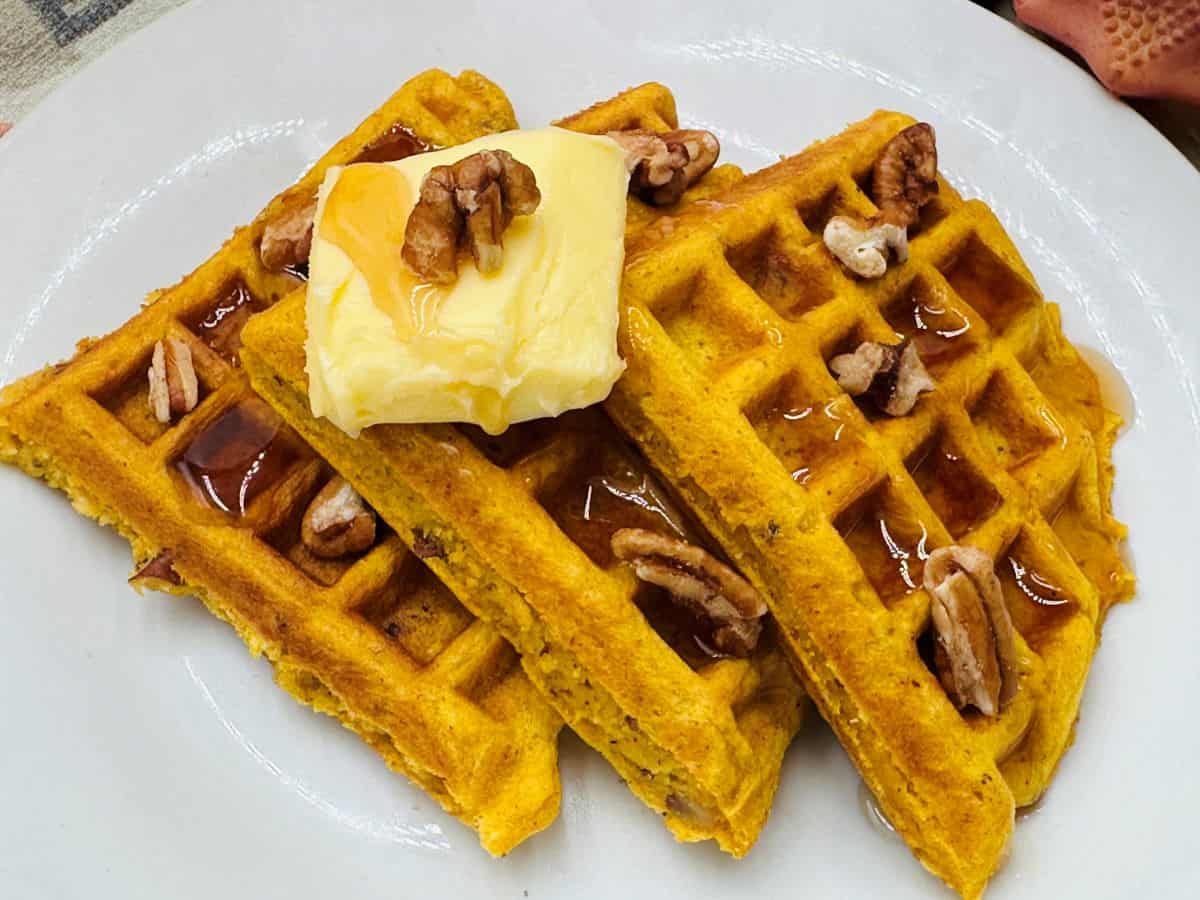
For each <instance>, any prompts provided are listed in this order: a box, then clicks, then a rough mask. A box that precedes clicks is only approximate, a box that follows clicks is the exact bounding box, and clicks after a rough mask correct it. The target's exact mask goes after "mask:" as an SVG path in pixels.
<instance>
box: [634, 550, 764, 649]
mask: <svg viewBox="0 0 1200 900" xmlns="http://www.w3.org/2000/svg"><path fill="white" fill-rule="evenodd" d="M612 551H613V555H614V556H615V557H616V558H617V559H619V560H621V561H622V562H627V563H630V564H631V565H632V566H633V571H634V572H635V573H636V574H637V577H638V578H640V579H641V580H642V581H646V582H649V583H650V584H656V585H658V586H659V587H662V588H665V589H666V590H667V591H668V592H669V593H670V595H671V596H672V597H673V598H674V599H675V600H677V601H678V602H679V603H680V604H682V605H683V606H686V607H687V608H688V609H690V610H691V611H692V612H693V613H695V614H697V615H699V616H700V617H701V618H704V619H706V620H707V621H709V622H711V623H712V624H713V626H714V629H715V630H714V632H713V642H714V643H715V644H716V646H717V649H718V650H720V651H721V652H723V653H727V654H729V655H730V656H748V655H749V654H750V653H751V652H752V651H753V650H754V648H755V646H756V645H757V644H758V638H759V635H760V634H761V633H762V618H763V616H765V615H766V613H767V606H766V604H765V603H763V600H762V597H760V596H759V594H758V591H756V590H755V589H754V588H753V587H752V586H751V584H750V583H749V582H748V581H746V579H744V578H742V576H741V575H739V574H738V573H737V572H735V571H733V569H731V568H729V566H727V565H725V564H724V563H721V562H720V561H718V560H717V559H715V558H714V557H713V556H712V555H711V554H709V553H707V552H705V551H704V550H702V549H701V548H700V547H697V546H696V545H694V544H689V543H686V542H685V541H679V540H675V539H674V538H669V537H666V536H664V535H661V534H658V533H656V532H653V531H647V530H645V529H643V528H622V529H619V530H618V531H617V532H615V533H614V534H613V536H612Z"/></svg>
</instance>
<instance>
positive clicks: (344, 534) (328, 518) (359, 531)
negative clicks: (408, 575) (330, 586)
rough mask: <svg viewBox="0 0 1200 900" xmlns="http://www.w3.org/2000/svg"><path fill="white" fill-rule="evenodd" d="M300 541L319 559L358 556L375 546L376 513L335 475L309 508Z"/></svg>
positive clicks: (301, 529) (302, 525)
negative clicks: (349, 555)
mask: <svg viewBox="0 0 1200 900" xmlns="http://www.w3.org/2000/svg"><path fill="white" fill-rule="evenodd" d="M300 539H301V540H302V541H303V542H304V546H305V547H307V548H308V549H309V550H311V551H312V552H313V554H314V555H316V556H319V557H321V558H322V559H337V558H338V557H340V556H346V555H348V554H351V553H361V552H362V551H363V550H366V549H367V548H368V547H370V546H371V545H372V544H373V543H375V513H373V512H372V511H371V510H370V509H368V508H367V506H366V504H365V503H363V500H362V497H360V496H359V495H358V492H357V491H356V490H354V488H353V487H351V486H350V482H348V481H347V480H346V479H345V478H342V477H341V476H340V475H335V476H334V477H333V478H331V479H329V483H328V484H326V485H325V487H323V488H321V490H320V492H319V493H318V494H317V496H316V497H314V498H313V501H312V503H310V504H309V505H308V509H307V510H306V511H305V513H304V519H303V521H302V522H301V523H300Z"/></svg>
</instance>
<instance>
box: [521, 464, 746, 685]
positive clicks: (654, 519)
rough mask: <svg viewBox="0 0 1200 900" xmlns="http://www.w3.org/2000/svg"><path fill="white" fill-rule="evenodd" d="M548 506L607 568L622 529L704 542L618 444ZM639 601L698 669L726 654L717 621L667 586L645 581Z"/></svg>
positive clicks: (648, 618)
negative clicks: (717, 634) (672, 593)
mask: <svg viewBox="0 0 1200 900" xmlns="http://www.w3.org/2000/svg"><path fill="white" fill-rule="evenodd" d="M545 506H546V509H547V510H548V511H549V512H550V514H551V516H553V517H554V519H555V521H556V522H557V523H558V525H559V527H560V528H562V530H563V531H564V532H565V533H566V535H567V537H569V538H570V539H571V540H572V541H574V542H575V543H576V544H578V545H579V547H580V548H581V549H582V550H583V551H584V552H585V553H586V554H587V555H588V556H589V557H591V559H592V561H593V562H595V563H596V564H597V565H599V566H602V567H604V568H609V567H611V566H613V565H614V564H615V563H616V558H615V557H614V556H613V552H612V536H613V534H614V533H616V532H617V531H619V530H620V529H622V528H643V529H646V530H647V531H654V532H657V533H659V534H662V535H665V536H666V537H670V538H675V539H678V540H684V541H688V542H689V543H695V544H701V545H704V544H705V542H704V541H702V540H701V539H700V538H699V537H698V536H697V530H696V528H695V527H694V526H693V525H692V523H691V522H690V520H689V519H688V518H687V517H686V515H685V514H684V513H683V511H682V510H681V509H680V508H679V507H678V506H677V505H676V503H675V501H674V500H672V499H671V497H670V496H669V495H668V494H667V492H666V490H665V489H664V488H663V487H662V485H661V484H660V483H659V481H658V479H657V478H655V477H654V475H653V473H651V472H650V471H649V469H648V468H646V466H645V465H644V464H643V463H641V461H640V460H638V459H637V458H636V457H635V456H634V455H633V453H632V452H630V451H629V450H627V449H626V448H625V447H623V446H621V445H620V444H618V443H615V442H613V443H609V444H607V445H602V446H600V447H598V448H595V449H594V450H593V451H592V453H591V454H590V456H589V457H588V458H587V459H585V460H584V462H583V463H582V464H581V465H580V466H579V467H578V468H577V469H576V471H575V472H574V473H573V475H572V477H570V478H568V479H567V480H565V481H564V482H563V483H562V484H561V485H559V486H558V488H557V489H556V490H555V491H553V492H552V493H551V495H550V496H549V497H548V498H547V499H546V501H545ZM634 602H635V603H636V604H637V607H638V609H639V610H640V611H641V613H642V615H643V616H644V617H645V618H646V621H647V623H648V624H649V625H650V627H651V628H653V629H654V630H655V632H657V633H658V635H659V637H661V638H662V639H663V640H664V641H665V642H666V643H667V645H668V646H670V647H671V648H672V649H673V650H674V651H675V652H676V653H678V654H679V656H680V657H681V658H682V659H683V660H684V662H686V663H688V665H690V666H692V667H693V668H697V667H699V666H702V665H704V664H706V663H708V662H711V661H712V660H714V659H720V658H722V657H723V656H724V655H725V654H723V653H721V652H720V651H718V650H717V649H716V645H715V642H714V640H713V631H714V628H713V626H712V624H711V623H710V622H708V621H707V620H705V619H703V618H701V617H700V616H698V615H696V614H695V613H693V612H692V611H691V610H690V609H689V608H687V607H685V606H683V605H682V604H680V603H677V602H675V601H674V600H672V598H671V597H670V595H669V594H668V593H667V592H666V591H665V590H663V589H662V588H659V587H657V586H654V585H649V584H645V585H642V587H641V588H640V589H639V591H638V592H637V595H636V596H635V598H634Z"/></svg>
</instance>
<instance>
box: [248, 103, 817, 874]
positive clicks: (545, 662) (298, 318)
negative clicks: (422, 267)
mask: <svg viewBox="0 0 1200 900" xmlns="http://www.w3.org/2000/svg"><path fill="white" fill-rule="evenodd" d="M558 124H559V125H560V126H562V127H566V128H571V129H575V130H579V131H586V132H591V133H605V132H608V131H613V130H625V129H632V128H640V129H646V130H651V131H658V132H663V131H669V130H672V129H674V128H676V127H677V121H676V114H675V103H674V98H673V97H672V96H671V94H670V93H669V92H668V91H667V90H666V89H665V88H664V87H662V86H661V85H655V84H648V85H644V86H642V87H640V88H635V89H632V90H630V91H627V92H625V93H624V94H622V95H620V96H618V97H616V98H614V99H613V100H611V101H608V102H606V103H603V104H599V105H597V106H595V107H592V108H591V109H589V110H587V111H585V112H584V113H581V114H579V115H577V116H574V117H571V118H569V119H566V120H563V121H562V122H559V123H558ZM738 177H740V173H738V171H737V170H736V169H735V168H733V167H729V166H724V167H720V168H718V169H715V170H713V171H712V172H710V173H709V175H708V176H707V177H706V178H705V180H704V181H702V182H701V183H700V184H699V185H697V187H696V188H694V189H693V190H692V192H691V193H690V194H689V195H685V197H684V201H683V206H684V207H686V206H687V205H688V204H689V203H695V202H703V200H704V198H705V197H706V196H707V195H708V194H709V193H711V192H712V191H715V190H719V189H721V188H722V187H724V186H725V185H727V184H729V183H731V182H732V181H734V180H736V179H737V178H738ZM672 211H676V210H672ZM655 221H656V213H655V211H653V210H651V209H650V208H649V207H646V206H644V205H643V204H641V203H640V202H638V201H636V200H631V201H630V208H629V215H628V220H627V222H628V228H629V231H630V232H636V231H638V230H639V229H642V228H645V227H652V226H653V223H654V222H655ZM659 221H661V220H659ZM303 293H304V292H303V290H299V291H297V292H296V293H295V294H294V295H293V296H291V297H289V298H287V299H286V300H284V301H282V302H281V303H280V304H279V305H278V306H276V307H275V308H274V309H273V310H271V311H269V312H268V313H265V314H263V315H261V316H258V317H257V318H256V319H255V320H254V321H253V322H251V323H250V325H249V326H248V327H247V329H246V331H245V335H244V346H243V354H242V358H243V363H244V365H245V366H246V369H247V371H248V372H249V374H250V376H251V379H252V381H253V384H254V387H255V390H257V391H258V392H259V394H260V395H261V396H263V397H264V398H265V399H266V400H268V401H269V402H270V403H271V404H272V405H273V406H274V407H275V408H276V409H277V411H279V412H280V413H281V414H282V415H283V416H284V418H285V419H287V420H288V422H289V423H290V424H291V425H292V426H293V427H294V428H296V429H297V430H298V431H299V432H300V433H301V434H302V435H303V436H304V438H305V439H306V440H308V441H309V442H310V443H311V444H312V445H313V446H314V447H316V448H317V450H318V451H319V452H320V453H321V454H322V456H324V457H325V458H326V459H327V460H329V462H330V463H331V465H333V467H334V468H335V469H337V470H338V472H339V473H340V474H342V475H343V476H344V477H345V478H347V479H348V480H349V481H350V482H351V483H352V484H353V485H354V487H355V488H356V489H357V490H358V491H359V493H361V494H362V496H363V497H364V499H366V500H367V501H368V502H369V503H370V504H371V505H372V506H373V507H374V508H375V509H376V511H377V512H378V513H379V514H380V516H381V517H382V518H383V519H384V520H385V521H387V522H388V524H390V525H391V526H392V527H393V528H395V529H396V531H397V532H398V533H399V534H400V535H401V536H402V537H403V538H404V539H405V540H406V541H407V542H408V543H409V544H410V546H412V547H414V549H416V551H417V552H418V553H419V554H420V555H421V556H422V557H423V558H425V561H426V562H427V563H428V564H429V565H430V567H431V568H432V569H433V570H434V571H435V572H437V574H438V575H439V576H440V577H441V578H442V579H443V580H444V581H445V583H446V584H447V585H449V586H450V587H451V588H452V589H453V590H454V591H455V593H456V594H457V595H458V597H459V598H460V599H461V600H462V601H463V602H464V604H466V605H467V606H468V607H470V608H471V609H472V610H473V611H474V612H475V613H476V614H478V615H479V616H480V617H481V618H483V619H485V620H487V621H489V622H493V623H494V624H495V625H496V627H497V628H498V629H499V631H500V632H501V633H502V634H504V636H505V637H506V638H508V639H509V641H511V642H512V644H513V646H514V647H515V648H516V649H517V651H518V652H519V653H520V654H521V658H522V664H523V666H524V668H525V670H526V671H527V672H528V673H529V676H530V678H531V679H532V680H533V682H534V683H535V684H536V685H537V686H538V687H539V688H540V689H541V690H542V692H543V693H544V694H545V696H547V697H548V698H549V699H550V701H551V703H552V704H553V705H554V706H555V707H556V708H557V710H558V711H559V712H560V713H561V714H562V715H563V717H564V718H565V719H566V720H567V722H568V723H569V724H570V725H571V727H572V728H573V729H574V730H575V731H576V732H577V733H578V734H579V735H580V736H581V737H583V739H584V740H586V741H587V742H588V743H589V744H591V745H592V746H593V747H595V748H596V749H597V750H599V751H600V752H601V753H602V754H603V755H604V756H605V757H606V758H607V759H608V760H609V761H610V762H611V763H612V764H613V766H614V767H615V768H616V769H617V771H618V772H619V774H620V775H621V777H622V778H623V779H624V780H625V781H626V782H627V783H628V785H629V787H630V788H631V789H632V790H633V791H634V793H635V794H637V795H638V796H639V797H640V798H641V799H642V800H644V801H645V802H646V803H647V804H648V805H650V806H651V807H652V808H653V809H655V810H657V811H658V812H660V813H661V814H662V815H663V817H664V818H665V820H666V823H667V825H668V826H669V827H670V828H671V830H672V831H673V832H674V833H675V835H676V836H677V837H679V838H680V839H683V840H702V839H708V838H715V839H716V840H717V841H718V843H719V844H720V846H721V847H722V848H723V849H725V850H726V851H728V852H730V853H732V854H734V855H737V856H741V855H743V854H744V853H746V852H747V851H748V849H749V848H750V846H751V844H752V843H753V842H754V840H755V838H756V837H757V835H758V833H759V831H760V830H761V828H762V826H763V823H764V822H765V820H766V817H767V814H768V811H769V809H770V804H771V801H772V798H773V796H774V793H775V788H776V786H777V784H778V780H779V770H780V765H781V761H782V757H783V753H784V750H785V749H786V747H787V745H788V743H789V742H790V740H791V738H792V735H793V734H794V733H795V731H796V729H797V727H798V725H799V722H800V712H801V704H802V701H803V695H802V693H801V691H800V688H799V685H798V683H797V681H796V679H795V676H794V675H793V673H792V671H791V668H790V666H789V665H788V663H787V660H786V659H785V657H784V656H783V654H782V653H781V652H780V651H779V650H778V648H777V646H776V645H775V642H774V639H773V638H772V637H769V636H764V638H763V640H762V641H761V642H760V644H759V648H758V650H757V651H756V652H755V653H754V654H753V655H752V656H750V658H747V659H732V658H724V659H714V658H712V657H711V656H709V655H708V654H706V653H705V652H703V650H702V649H701V648H700V645H699V644H697V642H696V641H695V640H694V637H695V635H694V634H693V633H692V632H691V629H690V626H689V625H688V624H687V623H683V622H681V619H680V617H679V616H677V615H673V614H672V610H671V607H672V605H671V604H670V602H669V601H666V600H665V599H664V598H663V597H662V596H661V595H659V594H658V593H657V590H656V589H654V588H651V587H650V586H647V585H644V584H642V583H641V582H639V581H638V580H637V579H636V578H635V577H634V575H633V573H632V571H631V570H630V569H629V568H628V567H626V566H622V565H620V564H619V563H618V562H617V561H616V560H615V559H614V557H613V555H612V550H611V547H610V540H611V536H612V534H613V533H614V532H615V531H616V530H617V529H618V528H620V527H623V526H633V527H642V528H646V529H649V530H652V531H656V532H659V533H663V534H666V535H671V536H678V535H680V534H682V535H685V536H687V537H689V538H691V539H692V540H700V539H702V538H700V536H698V535H697V534H696V533H695V532H696V529H695V526H694V523H692V522H691V521H690V517H688V516H687V515H686V514H685V513H683V512H682V511H680V510H678V509H676V508H675V505H674V503H673V502H672V501H671V500H670V498H669V497H668V496H666V494H665V492H663V491H662V489H661V487H658V486H657V485H656V483H655V481H654V478H653V476H652V475H651V473H650V472H649V471H648V469H647V468H646V466H645V464H644V462H643V461H642V460H641V459H640V458H639V457H638V455H637V453H636V451H635V450H633V449H632V447H630V446H628V445H627V444H626V442H625V441H624V439H623V438H622V437H621V436H620V435H619V434H618V432H617V431H616V430H615V429H614V427H613V426H612V424H611V422H609V421H608V419H607V418H606V417H605V416H604V414H603V413H602V412H601V411H600V410H599V409H598V408H593V409H591V410H588V411H584V412H579V413H570V414H567V415H564V416H561V417H559V418H558V419H554V420H539V421H536V422H531V423H527V424H524V425H518V426H515V427H513V428H510V429H509V430H508V431H507V432H506V433H505V434H504V435H503V436H501V437H499V438H488V437H487V436H486V435H483V434H482V432H479V431H478V430H476V429H468V428H460V427H455V426H452V425H428V426H421V425H381V426H376V427H373V428H369V429H366V430H365V431H364V432H363V434H362V436H361V437H360V438H358V439H352V438H350V437H348V436H347V435H346V434H345V433H343V432H342V431H340V430H338V429H337V428H336V427H335V426H333V425H331V424H330V423H329V422H328V421H325V420H318V419H314V418H313V416H312V415H311V413H310V409H309V402H308V397H307V390H306V378H305V373H304V364H305V355H304V335H305V324H304V297H303ZM656 626H657V627H656Z"/></svg>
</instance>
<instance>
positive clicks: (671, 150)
mask: <svg viewBox="0 0 1200 900" xmlns="http://www.w3.org/2000/svg"><path fill="white" fill-rule="evenodd" d="M608 136H609V137H610V138H612V139H613V140H614V141H616V142H617V143H618V144H620V145H621V147H622V148H623V149H624V150H625V165H626V167H627V168H628V169H629V190H630V192H631V193H633V194H634V195H635V196H638V197H640V198H641V199H643V200H645V201H646V202H647V203H651V204H653V205H655V206H667V205H669V204H672V203H677V202H679V198H680V197H682V196H683V192H684V191H686V190H687V189H688V188H689V187H691V186H692V185H693V184H695V183H696V182H697V181H699V180H700V179H701V177H703V175H704V174H705V173H706V172H707V171H708V170H709V169H711V168H712V167H713V166H714V165H716V162H717V157H718V156H720V155H721V142H720V141H718V140H717V136H716V135H715V134H713V133H712V132H710V131H700V130H698V129H679V130H677V131H668V132H665V133H663V134H657V133H655V132H653V131H641V130H631V131H610V132H609V133H608Z"/></svg>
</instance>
